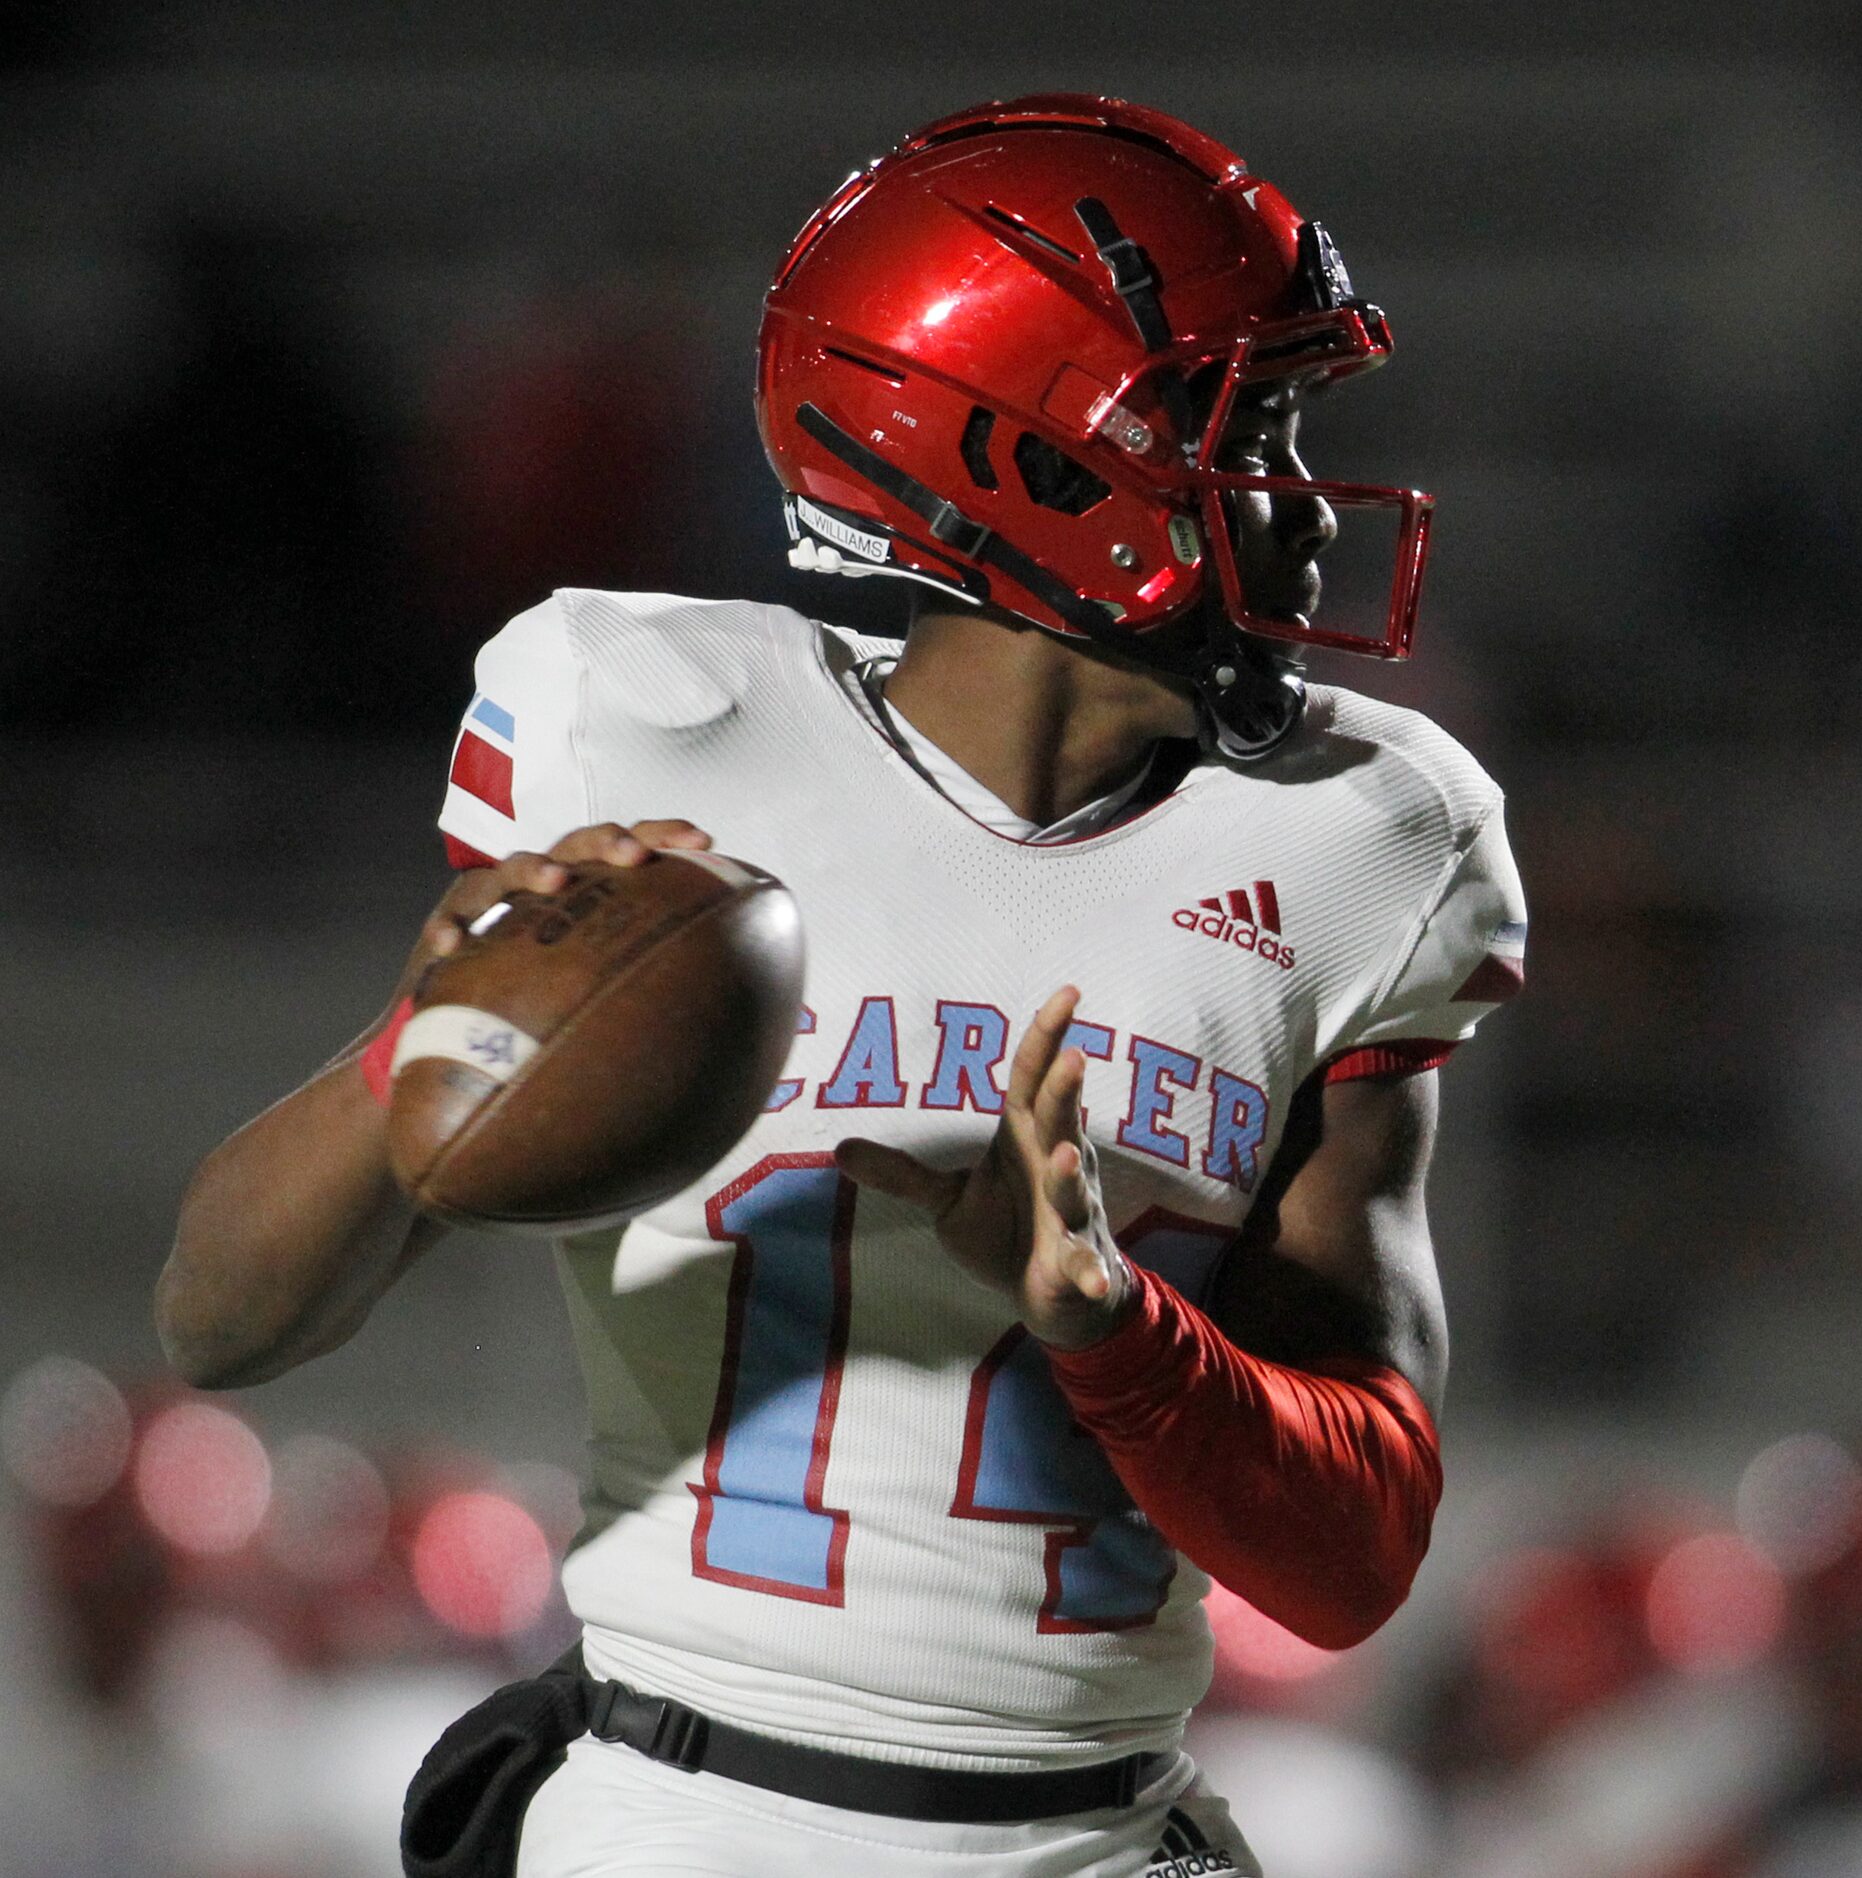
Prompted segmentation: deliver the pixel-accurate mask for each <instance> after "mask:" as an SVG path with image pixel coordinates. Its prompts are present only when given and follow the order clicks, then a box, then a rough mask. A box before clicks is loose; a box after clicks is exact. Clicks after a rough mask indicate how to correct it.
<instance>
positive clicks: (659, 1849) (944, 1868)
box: [517, 1736, 1261, 1878]
mask: <svg viewBox="0 0 1862 1878" xmlns="http://www.w3.org/2000/svg"><path fill="white" fill-rule="evenodd" d="M675 1874H677V1878H1208V1875H1210V1874H1238V1875H1239V1878H1261V1868H1260V1866H1259V1865H1258V1864H1256V1863H1255V1859H1254V1854H1253V1853H1252V1852H1250V1851H1249V1850H1248V1847H1247V1845H1246V1843H1245V1842H1244V1841H1243V1839H1242V1836H1241V1834H1240V1833H1239V1832H1238V1831H1237V1830H1236V1829H1235V1822H1234V1821H1233V1820H1232V1819H1231V1818H1230V1817H1229V1812H1228V1806H1227V1803H1226V1802H1225V1801H1223V1800H1221V1799H1219V1798H1218V1797H1217V1796H1216V1795H1214V1794H1213V1793H1210V1792H1209V1791H1207V1789H1206V1788H1204V1786H1203V1784H1202V1780H1201V1778H1200V1776H1199V1775H1198V1774H1197V1772H1196V1767H1195V1763H1194V1762H1192V1761H1191V1759H1190V1757H1189V1756H1188V1755H1187V1754H1180V1755H1179V1756H1178V1757H1177V1762H1176V1765H1175V1766H1174V1767H1172V1768H1170V1769H1169V1770H1168V1771H1167V1772H1165V1773H1163V1774H1161V1775H1159V1776H1158V1778H1157V1779H1156V1780H1154V1781H1153V1782H1152V1783H1151V1784H1150V1785H1149V1786H1148V1787H1145V1788H1143V1789H1142V1790H1141V1791H1140V1792H1139V1795H1138V1798H1137V1801H1136V1803H1135V1804H1133V1805H1131V1806H1128V1807H1110V1806H1109V1807H1101V1808H1098V1809H1096V1810H1094V1811H1093V1812H1090V1813H1073V1814H1068V1815H1065V1816H1063V1817H1061V1818H1059V1819H1047V1820H1036V1821H1032V1822H1030V1823H1028V1824H1025V1825H1010V1826H947V1825H936V1824H932V1823H929V1822H927V1821H923V1820H913V1819H891V1818H888V1817H886V1816H884V1815H882V1814H878V1813H854V1812H848V1811H846V1810H844V1809H843V1808H841V1807H837V1806H821V1805H817V1804H816V1803H815V1802H814V1801H811V1800H793V1799H790V1798H789V1797H788V1796H787V1795H785V1794H780V1793H770V1792H766V1791H765V1790H764V1789H763V1788H761V1787H751V1786H746V1785H744V1784H743V1782H741V1781H737V1780H725V1779H724V1778H722V1777H721V1776H720V1775H717V1774H707V1773H697V1774H688V1773H684V1772H682V1771H681V1770H680V1769H678V1768H676V1767H668V1766H665V1765H664V1764H663V1763H661V1762H659V1761H650V1760H648V1759H647V1758H646V1756H645V1755H643V1754H636V1753H635V1752H634V1751H633V1750H632V1749H631V1748H628V1747H624V1746H622V1745H621V1744H620V1743H619V1742H610V1741H597V1740H595V1739H594V1738H593V1737H592V1736H584V1737H583V1738H582V1739H581V1740H579V1741H575V1742H572V1743H571V1744H570V1747H569V1758H568V1759H567V1760H566V1761H565V1762H564V1763H563V1765H562V1766H561V1767H559V1768H558V1769H557V1770H556V1772H555V1773H553V1774H552V1775H551V1776H550V1777H549V1779H548V1780H546V1781H545V1782H544V1783H543V1785H542V1786H541V1787H540V1788H539V1789H538V1791H537V1795H536V1797H535V1798H534V1799H533V1800H532V1801H531V1802H530V1811H529V1813H528V1814H527V1816H526V1817H525V1820H524V1829H523V1836H522V1839H521V1840H520V1842H519V1845H518V1852H517V1878H674V1875H675Z"/></svg>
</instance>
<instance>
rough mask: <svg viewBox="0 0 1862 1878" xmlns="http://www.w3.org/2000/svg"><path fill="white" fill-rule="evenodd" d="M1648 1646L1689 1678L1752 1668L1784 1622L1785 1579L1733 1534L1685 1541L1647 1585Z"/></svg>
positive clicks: (1701, 1536) (1770, 1644) (1711, 1535)
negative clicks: (1751, 1664)
mask: <svg viewBox="0 0 1862 1878" xmlns="http://www.w3.org/2000/svg"><path fill="white" fill-rule="evenodd" d="M1646 1615H1647V1619H1648V1627H1649V1641H1650V1642H1651V1643H1652V1644H1653V1645H1654V1646H1655V1651H1656V1654H1657V1655H1658V1656H1660V1657H1661V1659H1662V1660H1663V1662H1665V1663H1667V1664H1668V1665H1669V1666H1670V1667H1671V1668H1674V1669H1678V1670H1681V1671H1683V1672H1684V1673H1686V1674H1688V1675H1711V1674H1712V1673H1714V1672H1715V1671H1718V1670H1729V1669H1740V1668H1743V1667H1744V1666H1745V1665H1747V1664H1749V1663H1754V1662H1757V1661H1758V1660H1759V1658H1760V1657H1762V1656H1763V1655H1764V1654H1765V1653H1766V1651H1767V1650H1769V1649H1770V1648H1771V1646H1772V1644H1773V1643H1774V1642H1776V1641H1777V1637H1778V1632H1779V1629H1780V1627H1781V1626H1782V1624H1783V1622H1784V1580H1783V1579H1782V1577H1781V1576H1780V1575H1779V1572H1778V1569H1777V1567H1776V1566H1774V1565H1773V1564H1772V1563H1771V1562H1770V1560H1768V1559H1766V1558H1764V1557H1762V1556H1761V1555H1760V1554H1759V1553H1758V1552H1756V1551H1754V1550H1753V1548H1752V1547H1751V1546H1749V1545H1748V1544H1747V1543H1746V1542H1745V1540H1743V1539H1742V1538H1740V1537H1739V1536H1738V1534H1737V1533H1730V1532H1704V1533H1701V1534H1699V1535H1697V1536H1696V1537H1695V1538H1692V1539H1684V1540H1683V1541H1682V1542H1681V1543H1680V1544H1679V1545H1678V1546H1676V1547H1675V1548H1674V1549H1673V1550H1672V1551H1671V1552H1669V1553H1668V1554H1667V1556H1666V1557H1664V1558H1663V1559H1662V1561H1661V1563H1660V1564H1659V1565H1657V1566H1656V1568H1655V1573H1654V1576H1653V1577H1652V1578H1651V1579H1650V1580H1649V1591H1648V1599H1647V1605H1646Z"/></svg>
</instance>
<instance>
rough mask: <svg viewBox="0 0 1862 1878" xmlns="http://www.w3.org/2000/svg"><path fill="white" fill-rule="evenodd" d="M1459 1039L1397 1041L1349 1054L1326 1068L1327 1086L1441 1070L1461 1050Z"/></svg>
mask: <svg viewBox="0 0 1862 1878" xmlns="http://www.w3.org/2000/svg"><path fill="white" fill-rule="evenodd" d="M1459 1047H1460V1046H1459V1041H1458V1040H1457V1039H1453V1038H1450V1039H1444V1038H1441V1037H1398V1038H1396V1039H1395V1040H1394V1041H1392V1042H1390V1043H1377V1044H1372V1045H1370V1046H1369V1047H1368V1048H1367V1049H1363V1050H1347V1051H1346V1052H1345V1053H1344V1054H1343V1055H1342V1056H1335V1057H1333V1059H1332V1060H1331V1062H1329V1063H1328V1064H1326V1066H1325V1069H1324V1070H1323V1072H1322V1074H1323V1077H1324V1080H1325V1081H1327V1082H1355V1081H1357V1080H1358V1079H1359V1078H1361V1077H1364V1076H1416V1075H1420V1074H1421V1072H1422V1071H1423V1070H1425V1069H1440V1068H1441V1067H1442V1065H1443V1064H1444V1063H1446V1062H1447V1061H1448V1059H1449V1058H1450V1057H1451V1056H1453V1055H1454V1053H1455V1051H1456V1050H1457V1049H1458V1048H1459Z"/></svg>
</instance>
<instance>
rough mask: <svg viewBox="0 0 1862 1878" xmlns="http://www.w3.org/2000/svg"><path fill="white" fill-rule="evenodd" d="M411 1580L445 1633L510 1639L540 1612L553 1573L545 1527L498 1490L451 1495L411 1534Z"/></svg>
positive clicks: (553, 1577) (547, 1595) (437, 1504)
mask: <svg viewBox="0 0 1862 1878" xmlns="http://www.w3.org/2000/svg"><path fill="white" fill-rule="evenodd" d="M413 1562H414V1583H415V1585H416V1586H417V1587H418V1588H419V1591H420V1595H421V1597H422V1599H423V1600H424V1601H425V1603H426V1606H427V1608H428V1610H430V1611H431V1612H432V1613H433V1615H434V1616H435V1617H437V1618H438V1619H439V1620H440V1622H441V1623H443V1624H445V1625H446V1626H447V1627H448V1628H450V1629H453V1630H457V1631H460V1632H461V1633H463V1634H464V1635H466V1636H468V1637H484V1638H493V1637H509V1636H514V1635H515V1634H516V1633H517V1632H518V1631H520V1630H527V1629H528V1628H529V1627H530V1626H531V1625H532V1624H534V1623H535V1622H536V1621H537V1619H538V1618H539V1617H540V1616H541V1615H542V1614H543V1607H544V1605H545V1604H546V1603H547V1602H548V1599H549V1594H550V1586H551V1584H552V1583H553V1582H554V1579H555V1568H554V1565H553V1563H552V1561H551V1558H550V1548H549V1541H548V1540H547V1539H545V1538H544V1536H543V1528H542V1527H541V1526H539V1525H538V1524H537V1522H536V1520H535V1519H533V1518H532V1517H531V1515H530V1514H529V1513H527V1512H526V1511H525V1510H524V1509H523V1508H522V1507H521V1506H519V1505H518V1504H517V1503H516V1502H515V1501H513V1500H508V1499H506V1498H505V1497H504V1496H503V1495H502V1494H497V1493H449V1494H446V1495H445V1496H444V1497H443V1498H441V1499H438V1500H436V1501H435V1502H434V1503H433V1505H432V1506H431V1507H429V1508H428V1509H427V1512H426V1515H425V1517H424V1518H422V1520H421V1522H420V1526H419V1530H418V1531H417V1532H416V1533H415V1535H414V1548H413Z"/></svg>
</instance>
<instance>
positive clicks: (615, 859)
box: [550, 822, 647, 867]
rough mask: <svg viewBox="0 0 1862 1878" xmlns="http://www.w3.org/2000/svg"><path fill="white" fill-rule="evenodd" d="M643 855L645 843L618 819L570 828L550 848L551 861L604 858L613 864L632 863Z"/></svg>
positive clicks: (645, 856) (645, 849) (619, 865)
mask: <svg viewBox="0 0 1862 1878" xmlns="http://www.w3.org/2000/svg"><path fill="white" fill-rule="evenodd" d="M646 858H647V848H646V844H645V843H644V842H642V841H640V840H638V839H637V838H636V837H635V836H634V834H633V832H632V830H630V829H626V828H623V827H622V826H621V824H620V823H619V822H596V823H594V824H593V825H592V826H591V827H588V828H576V829H571V830H570V832H569V833H568V834H566V835H564V836H563V838H562V839H561V840H560V841H559V842H557V843H556V845H555V846H554V847H553V848H551V849H550V859H551V860H553V861H607V862H609V863H610V864H611V865H612V866H615V867H635V866H637V865H638V864H639V863H640V862H642V861H644V860H645V859H646Z"/></svg>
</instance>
